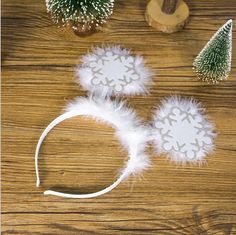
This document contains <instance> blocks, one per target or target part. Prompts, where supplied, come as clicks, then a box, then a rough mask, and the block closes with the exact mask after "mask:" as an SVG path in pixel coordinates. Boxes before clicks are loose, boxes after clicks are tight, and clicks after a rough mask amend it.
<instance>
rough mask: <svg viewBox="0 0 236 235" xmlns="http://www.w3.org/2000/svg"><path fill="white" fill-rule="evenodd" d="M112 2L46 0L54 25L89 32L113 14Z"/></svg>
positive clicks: (111, 0) (97, 0)
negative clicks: (69, 26) (67, 26)
mask: <svg viewBox="0 0 236 235" xmlns="http://www.w3.org/2000/svg"><path fill="white" fill-rule="evenodd" d="M113 5H114V0H46V6H47V11H48V12H49V13H51V15H52V18H53V20H54V22H55V23H57V24H60V25H63V26H64V25H67V24H69V25H72V27H73V29H74V30H79V31H82V32H83V31H89V30H90V29H91V28H94V27H96V26H98V25H100V24H103V23H104V22H105V21H106V20H107V18H108V17H109V16H110V15H111V14H112V12H113Z"/></svg>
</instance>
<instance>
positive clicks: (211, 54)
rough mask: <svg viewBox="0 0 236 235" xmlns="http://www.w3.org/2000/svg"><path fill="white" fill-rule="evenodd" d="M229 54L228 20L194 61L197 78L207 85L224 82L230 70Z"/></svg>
mask: <svg viewBox="0 0 236 235" xmlns="http://www.w3.org/2000/svg"><path fill="white" fill-rule="evenodd" d="M231 54H232V20H228V21H227V22H226V23H225V24H224V25H223V26H222V27H221V28H220V29H219V30H218V31H217V32H216V33H215V34H214V35H213V37H212V38H211V40H210V41H209V42H208V43H207V44H206V46H205V47H204V48H203V49H202V51H201V52H200V53H199V55H198V56H197V57H196V59H195V60H194V63H193V69H194V70H195V72H196V73H197V77H198V78H199V79H201V80H203V81H206V82H208V83H218V82H220V81H222V80H226V79H227V77H228V75H229V72H230V69H231Z"/></svg>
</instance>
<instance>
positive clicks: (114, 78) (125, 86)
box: [76, 46, 151, 96]
mask: <svg viewBox="0 0 236 235" xmlns="http://www.w3.org/2000/svg"><path fill="white" fill-rule="evenodd" d="M107 52H112V53H113V56H123V58H122V63H123V62H125V60H126V59H131V60H134V62H132V66H133V68H132V71H133V72H132V73H129V72H130V71H128V70H127V71H126V72H124V74H121V75H119V73H121V71H122V69H117V70H116V66H118V65H117V64H116V63H114V66H113V67H112V65H113V64H112V62H111V63H110V64H109V67H106V68H105V69H104V70H103V68H104V66H105V65H104V64H105V63H106V60H103V62H101V58H102V57H103V56H104V55H105V54H106V53H107ZM104 61H105V62H104ZM93 62H94V63H96V64H97V65H94V64H92V63H93ZM92 65H94V66H95V67H96V66H99V68H100V69H98V68H97V67H96V69H94V68H95V67H92ZM124 67H125V66H124ZM108 69H110V71H109V72H108V71H107V70H108ZM98 70H99V73H97V71H98ZM106 72H107V73H106ZM103 73H106V75H107V74H108V75H109V76H107V77H106V76H105V75H104V76H103ZM76 76H77V78H78V79H77V80H76V82H77V83H78V84H80V85H81V86H82V87H83V89H85V90H88V91H89V92H90V93H92V94H96V95H100V96H111V95H137V94H145V93H147V92H148V86H149V85H150V84H151V72H150V70H149V69H147V68H146V67H145V66H144V60H143V57H141V56H131V55H130V51H129V50H127V49H122V48H121V47H120V46H108V47H104V48H95V49H93V50H92V52H91V53H89V54H87V55H85V56H83V57H82V65H81V66H78V67H77V69H76ZM96 76H98V78H97V79H98V80H97V81H96V83H99V84H94V83H93V81H94V80H93V79H95V77H96ZM119 76H120V77H119ZM124 76H125V77H126V80H127V79H128V80H127V81H128V82H127V83H126V82H124V81H122V79H123V78H124ZM134 76H138V77H139V79H134ZM105 77H106V79H107V80H106V79H105ZM99 79H100V80H99ZM104 79H105V80H104ZM132 79H133V80H132ZM108 80H109V82H107V81H108ZM116 88H117V89H118V90H117V89H116Z"/></svg>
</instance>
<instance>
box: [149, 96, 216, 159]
mask: <svg viewBox="0 0 236 235" xmlns="http://www.w3.org/2000/svg"><path fill="white" fill-rule="evenodd" d="M153 125H154V126H153V131H152V133H153V140H154V143H155V147H156V150H157V153H158V154H161V153H165V154H167V156H168V157H169V158H170V159H171V160H173V161H175V162H176V163H188V162H192V163H197V162H201V161H203V159H204V158H205V156H206V155H207V154H208V153H210V152H211V151H212V150H213V148H214V143H213V141H214V137H215V133H214V132H213V125H212V124H211V123H210V122H209V121H208V119H207V118H206V117H205V116H204V109H203V108H202V105H201V104H200V103H198V102H196V101H195V100H193V99H184V98H180V97H177V96H173V97H170V98H168V99H166V100H163V101H162V104H161V106H160V107H159V108H157V109H156V111H155V115H154V123H153Z"/></svg>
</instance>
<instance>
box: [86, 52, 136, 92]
mask: <svg viewBox="0 0 236 235" xmlns="http://www.w3.org/2000/svg"><path fill="white" fill-rule="evenodd" d="M89 67H91V69H92V72H93V79H92V80H91V83H92V84H93V85H95V86H97V85H99V86H105V87H108V88H112V89H113V90H114V91H116V92H122V91H123V90H124V87H125V86H126V85H128V84H130V83H132V82H133V81H135V80H139V79H140V75H139V74H138V73H137V71H136V69H135V58H134V57H132V56H129V55H118V54H115V53H114V52H112V51H105V53H104V54H102V55H98V56H97V60H96V61H92V62H90V64H89Z"/></svg>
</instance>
